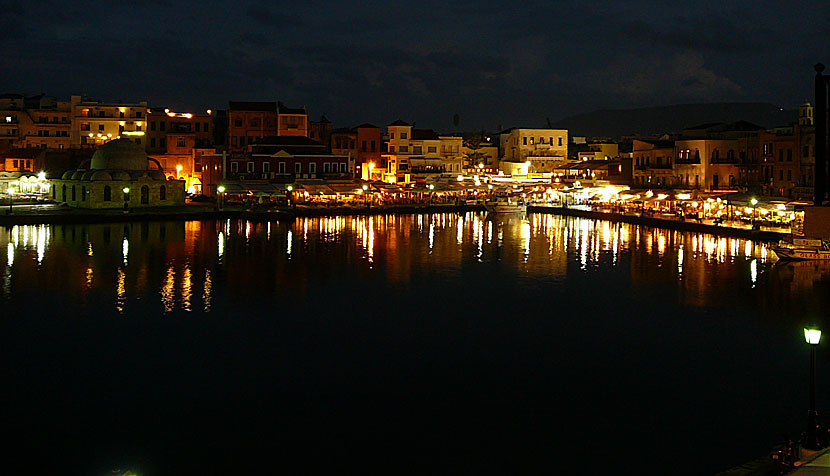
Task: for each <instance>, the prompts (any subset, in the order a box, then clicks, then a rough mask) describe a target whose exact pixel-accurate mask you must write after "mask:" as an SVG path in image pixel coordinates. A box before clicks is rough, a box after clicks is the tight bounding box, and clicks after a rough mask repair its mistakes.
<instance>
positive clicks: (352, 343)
mask: <svg viewBox="0 0 830 476" xmlns="http://www.w3.org/2000/svg"><path fill="white" fill-rule="evenodd" d="M828 299H830V265H828V264H827V263H823V262H802V263H791V264H784V263H781V262H776V260H775V257H774V255H773V253H772V252H770V251H769V249H768V244H767V243H762V242H754V241H752V240H745V239H736V238H724V237H717V236H712V235H704V234H692V233H684V232H679V231H668V230H660V229H652V228H645V227H641V226H636V225H631V224H620V223H611V222H606V221H598V220H589V219H583V218H576V217H562V216H553V215H545V214H530V215H528V216H527V217H523V216H518V215H515V216H511V215H504V216H495V217H492V216H490V217H488V216H486V215H484V214H477V213H466V214H455V213H447V214H432V215H429V214H422V215H397V216H396V215H388V216H374V217H335V218H301V219H296V220H290V221H280V222H259V223H256V222H250V221H244V220H227V221H180V222H175V221H170V222H133V223H111V224H90V225H31V226H28V225H27V226H22V225H21V226H15V227H10V228H2V229H0V309H2V317H0V322H2V328H0V335H2V360H3V362H4V373H5V379H4V380H5V384H6V385H4V387H5V390H4V391H3V399H2V401H3V410H4V412H3V420H4V423H5V425H4V429H5V433H6V434H7V435H8V436H11V440H12V441H13V442H12V444H11V446H9V447H8V448H7V450H8V452H9V453H8V454H9V456H8V457H7V458H5V459H4V461H3V462H2V463H0V465H2V466H4V467H5V468H4V470H3V471H2V472H3V474H27V473H41V474H46V473H48V472H50V471H61V473H63V474H106V473H108V472H110V471H111V470H113V469H121V470H126V469H130V470H132V471H133V472H134V473H136V474H141V475H162V474H190V473H197V472H198V473H200V474H240V473H242V472H244V471H252V470H258V471H260V472H262V471H268V472H271V471H284V472H294V471H293V470H294V469H296V468H297V467H298V466H299V467H300V468H304V471H305V472H321V471H323V470H330V469H331V468H335V469H339V470H341V471H345V470H353V469H367V468H380V469H381V470H383V471H384V472H387V473H399V472H443V471H445V470H454V472H481V471H493V470H495V471H499V472H507V473H516V472H526V471H527V470H533V471H545V472H556V473H561V474H598V473H600V472H606V473H608V474H629V473H634V472H637V473H641V474H643V473H645V474H674V475H710V474H714V473H716V472H718V471H723V470H725V469H728V468H730V467H733V466H736V465H738V464H741V463H743V462H744V461H748V460H751V459H755V458H757V457H759V456H762V455H764V454H766V453H767V452H769V451H770V450H771V448H772V447H773V446H774V445H776V444H780V443H783V441H784V438H785V435H789V436H791V437H793V438H797V437H798V434H799V432H800V431H802V429H803V427H804V424H805V419H806V412H807V403H808V400H807V382H808V381H807V378H808V375H807V373H808V369H809V367H808V363H809V361H808V358H809V350H810V349H809V348H808V347H807V345H806V344H804V341H803V336H802V327H803V326H804V325H805V324H809V323H815V324H818V325H822V324H823V325H824V327H825V328H827V323H828V321H827V319H826V317H825V315H826V312H827V306H828V302H827V301H828ZM820 347H821V348H820V349H819V365H818V369H819V376H820V377H819V379H818V380H819V385H818V392H819V400H818V401H819V412H820V414H822V413H821V412H822V409H823V410H824V413H823V415H825V417H824V418H825V419H827V418H830V405H828V403H830V399H829V398H828V395H830V386H828V385H827V381H830V379H828V378H823V377H824V376H827V375H828V374H827V372H828V371H829V370H830V351H827V349H826V346H825V345H821V346H820ZM289 468H291V469H290V470H289Z"/></svg>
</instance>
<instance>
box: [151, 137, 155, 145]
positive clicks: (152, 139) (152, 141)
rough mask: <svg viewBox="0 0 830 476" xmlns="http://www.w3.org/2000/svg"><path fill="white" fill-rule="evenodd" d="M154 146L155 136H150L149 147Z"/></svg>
mask: <svg viewBox="0 0 830 476" xmlns="http://www.w3.org/2000/svg"><path fill="white" fill-rule="evenodd" d="M155 146H156V138H155V137H151V138H150V147H155Z"/></svg>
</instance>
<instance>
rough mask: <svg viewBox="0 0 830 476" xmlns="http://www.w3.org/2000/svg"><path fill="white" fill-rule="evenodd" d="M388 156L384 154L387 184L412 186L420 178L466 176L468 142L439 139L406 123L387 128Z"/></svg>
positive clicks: (454, 139) (398, 122)
mask: <svg viewBox="0 0 830 476" xmlns="http://www.w3.org/2000/svg"><path fill="white" fill-rule="evenodd" d="M387 133H388V136H389V138H388V140H387V153H385V154H382V156H381V157H382V158H383V159H385V162H386V168H385V169H384V170H381V171H377V170H376V171H374V172H373V174H375V173H381V174H382V176H383V180H384V181H386V182H390V183H400V182H409V181H411V180H414V179H416V178H426V177H428V176H434V175H441V174H449V175H458V174H460V173H462V170H463V165H464V156H463V151H462V148H463V146H464V140H463V139H462V138H461V137H458V136H439V135H438V134H437V133H436V132H435V131H433V130H431V129H415V128H413V127H412V125H411V124H407V123H406V122H404V121H400V120H399V121H395V122H393V123H392V124H389V125H388V126H387Z"/></svg>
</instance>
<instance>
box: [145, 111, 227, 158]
mask: <svg viewBox="0 0 830 476" xmlns="http://www.w3.org/2000/svg"><path fill="white" fill-rule="evenodd" d="M149 111H150V112H148V113H147V129H146V133H145V138H146V140H145V143H146V144H145V145H146V150H147V153H148V154H165V153H169V152H168V150H169V145H170V142H174V141H178V140H179V138H180V137H182V135H192V140H189V142H192V143H193V145H192V147H191V148H199V149H210V148H212V147H213V111H208V112H207V113H205V114H194V113H192V112H176V111H171V110H170V109H167V108H151V109H149ZM171 136H175V137H171ZM175 147H177V148H181V147H183V145H181V144H180V145H175Z"/></svg>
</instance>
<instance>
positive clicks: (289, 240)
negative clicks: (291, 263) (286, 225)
mask: <svg viewBox="0 0 830 476" xmlns="http://www.w3.org/2000/svg"><path fill="white" fill-rule="evenodd" d="M285 241H286V245H285V252H286V253H288V259H291V243H292V242H293V241H294V234H293V233H291V230H288V237H287V238H286V240H285Z"/></svg>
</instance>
